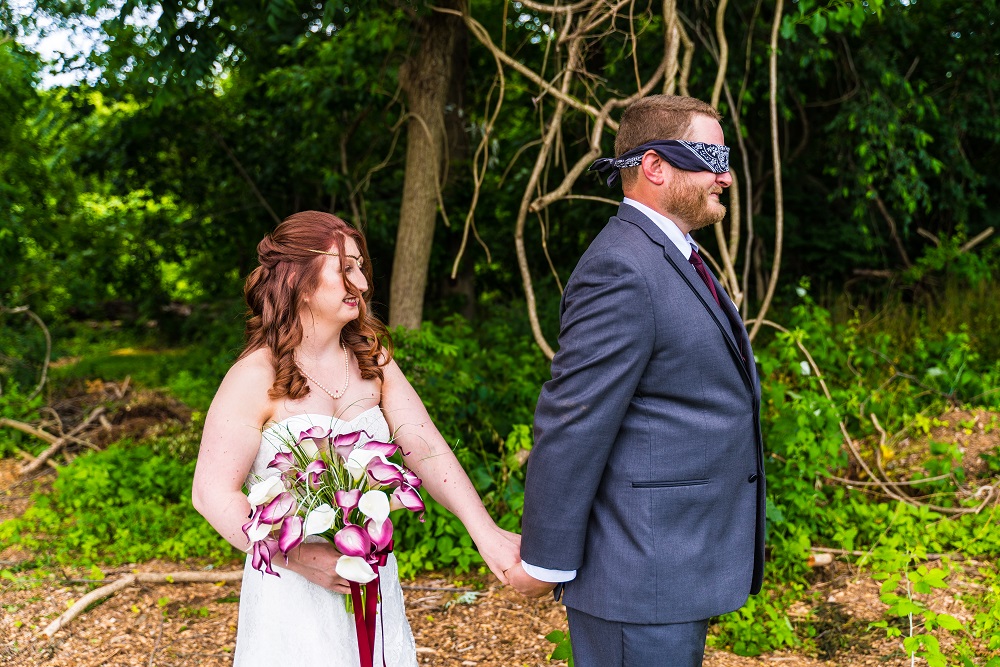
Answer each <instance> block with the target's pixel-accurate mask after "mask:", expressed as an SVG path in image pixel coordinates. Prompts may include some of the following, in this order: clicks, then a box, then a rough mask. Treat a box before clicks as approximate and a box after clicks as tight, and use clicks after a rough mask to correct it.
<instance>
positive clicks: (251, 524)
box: [243, 506, 264, 540]
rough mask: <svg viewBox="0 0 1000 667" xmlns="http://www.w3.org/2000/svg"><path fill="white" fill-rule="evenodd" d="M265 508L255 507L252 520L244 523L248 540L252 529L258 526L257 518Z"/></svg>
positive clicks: (251, 515) (251, 514)
mask: <svg viewBox="0 0 1000 667" xmlns="http://www.w3.org/2000/svg"><path fill="white" fill-rule="evenodd" d="M263 510H264V507H263V506H260V507H256V508H254V510H253V511H251V512H250V520H249V521H247V522H246V523H245V524H243V534H244V535H246V536H247V539H248V540H249V539H250V529H251V528H254V527H255V526H257V524H258V521H257V519H258V518H260V513H261V512H262V511H263Z"/></svg>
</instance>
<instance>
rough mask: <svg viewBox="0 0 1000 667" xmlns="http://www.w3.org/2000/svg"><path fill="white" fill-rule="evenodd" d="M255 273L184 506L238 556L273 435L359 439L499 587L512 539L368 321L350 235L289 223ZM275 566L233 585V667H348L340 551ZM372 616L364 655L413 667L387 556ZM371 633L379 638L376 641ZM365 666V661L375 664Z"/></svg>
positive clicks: (297, 220) (305, 215)
mask: <svg viewBox="0 0 1000 667" xmlns="http://www.w3.org/2000/svg"><path fill="white" fill-rule="evenodd" d="M257 252H258V257H259V260H260V266H259V267H257V268H256V269H254V271H253V272H252V273H251V274H250V276H249V278H247V281H246V286H245V288H244V293H245V296H246V301H247V304H248V305H249V313H248V321H247V325H246V338H247V343H246V348H245V349H244V350H243V353H242V354H241V355H240V357H239V359H238V360H237V361H236V363H235V364H234V365H233V367H232V368H230V369H229V372H228V373H227V374H226V377H225V379H223V381H222V385H221V386H220V387H219V390H218V393H216V395H215V399H214V400H213V401H212V406H211V408H210V409H209V411H208V415H207V416H206V419H205V430H204V433H203V435H202V441H201V450H200V452H199V454H198V464H197V467H196V469H195V474H194V487H193V492H192V498H193V501H194V506H195V508H196V509H197V510H198V511H199V512H200V513H201V514H202V515H203V516H204V517H205V518H206V519H207V520H208V521H209V523H211V524H212V526H213V527H214V528H215V529H216V530H218V531H219V533H220V534H221V535H222V536H223V537H224V538H226V539H227V540H228V541H229V543H230V544H232V545H233V546H235V547H236V548H237V549H241V550H244V551H246V550H248V549H249V548H250V543H249V542H248V540H247V537H246V535H245V534H244V533H243V530H242V526H243V524H244V523H245V522H246V520H247V516H248V515H249V514H250V505H249V503H248V501H247V498H246V496H245V495H244V493H243V491H242V489H243V487H244V485H249V484H251V483H253V482H254V481H256V480H257V479H260V478H262V477H266V476H268V475H270V474H274V473H275V472H276V471H274V470H268V469H267V468H266V466H267V463H268V462H269V461H270V460H271V459H272V458H273V457H274V454H275V453H276V451H277V449H278V448H279V447H281V446H282V445H280V442H279V440H278V438H277V437H276V433H277V430H278V429H285V432H286V433H287V432H289V431H291V432H293V433H296V434H297V433H298V432H299V431H301V430H305V429H307V428H309V427H310V426H313V425H320V426H322V427H323V428H324V429H326V428H330V429H333V430H334V434H338V433H348V432H354V431H359V430H364V431H365V432H366V434H367V437H369V438H372V439H376V440H383V441H384V440H387V439H388V438H389V437H390V434H392V435H394V437H395V440H394V442H396V443H398V444H400V445H401V451H402V452H404V463H405V465H406V466H407V467H409V468H410V469H412V470H413V471H414V472H415V473H416V474H417V475H418V476H419V477H420V478H421V479H422V480H423V488H425V489H427V490H428V491H429V492H430V494H431V495H432V496H433V497H434V499H435V500H437V501H438V502H440V503H441V504H442V505H444V506H445V507H446V508H447V509H448V510H449V511H451V512H452V513H454V514H455V515H456V516H457V517H458V518H459V519H460V520H461V521H462V523H463V524H464V525H465V527H466V529H467V530H468V531H469V534H470V535H471V537H472V539H473V540H474V541H475V543H476V547H477V548H478V549H479V552H480V554H481V555H482V557H483V559H484V560H485V561H486V564H487V565H488V566H489V568H490V570H492V572H493V574H495V575H496V576H497V578H499V579H500V580H501V581H502V582H504V583H507V582H506V578H505V574H504V573H505V571H506V570H507V569H509V568H510V567H512V566H513V565H514V564H515V563H516V562H517V561H518V559H519V558H518V555H517V554H518V549H519V541H520V536H519V535H516V534H514V533H509V532H507V531H504V530H501V529H500V528H499V527H498V526H497V525H496V524H495V523H494V522H493V519H492V518H491V517H490V515H489V514H488V513H487V512H486V509H485V508H484V507H483V504H482V502H481V501H480V499H479V496H478V495H477V494H476V491H475V489H474V488H473V486H472V483H471V482H470V481H469V478H468V476H467V475H466V474H465V471H463V470H462V468H461V466H460V465H459V463H458V460H457V459H456V458H455V456H454V454H453V453H452V452H451V449H450V448H449V447H448V444H447V443H446V442H445V440H444V438H442V437H441V434H440V433H439V432H438V430H437V428H435V426H434V424H433V423H431V420H430V417H429V416H428V414H427V411H426V410H425V409H424V406H423V403H422V402H421V401H420V397H419V396H417V393H416V392H415V391H414V390H413V387H411V386H410V384H409V382H407V380H406V378H405V377H404V376H403V373H402V372H401V371H400V370H399V367H398V366H397V365H396V362H395V361H393V359H392V346H391V343H390V342H389V337H388V332H387V331H386V329H385V326H384V325H383V324H382V323H381V322H379V320H378V319H377V318H376V317H375V316H374V315H373V314H372V312H371V310H370V305H369V304H370V299H371V295H372V287H371V285H372V274H371V268H370V266H369V263H368V250H367V246H366V243H365V239H364V237H363V236H362V235H361V233H360V232H359V231H357V230H356V229H354V228H353V227H351V226H349V225H347V224H346V223H345V222H344V221H343V220H341V219H339V218H337V217H336V216H333V215H330V214H328V213H321V212H317V211H305V212H302V213H297V214H295V215H293V216H291V217H289V218H287V219H286V220H285V221H284V222H282V223H281V224H280V225H278V227H277V228H276V229H275V230H274V232H272V233H271V234H268V235H267V236H265V237H264V240H262V241H261V242H260V244H258V246H257ZM310 539H313V540H317V539H318V541H311V542H307V543H304V544H302V545H301V546H299V547H298V548H297V549H295V550H294V551H293V552H292V553H291V554H290V555H289V558H288V562H287V564H286V563H285V562H284V559H283V558H280V557H278V558H275V559H274V561H273V563H274V564H275V565H277V566H278V567H279V568H280V575H281V576H280V578H279V577H274V576H271V575H266V574H263V573H260V572H257V571H256V570H254V569H252V568H251V566H250V558H247V564H246V566H245V568H244V574H243V588H242V592H241V595H240V610H239V625H238V631H237V638H236V654H235V663H234V664H235V665H236V666H237V667H251V666H257V665H259V666H261V667H263V666H264V665H266V666H267V667H280V666H281V665H295V667H298V666H300V665H320V664H322V665H334V666H335V667H357V665H358V664H359V657H358V647H357V642H356V635H355V627H354V621H353V618H352V617H351V616H349V614H348V612H347V611H346V610H345V605H344V598H343V594H345V593H349V592H350V587H349V585H348V582H347V581H345V580H344V579H342V578H341V577H339V576H338V575H337V573H336V572H335V570H334V568H335V566H336V563H337V559H338V557H339V556H340V554H339V553H338V552H337V550H336V548H335V547H334V546H333V545H331V544H330V543H329V542H326V541H325V540H323V539H322V538H310ZM380 574H381V581H382V584H381V588H382V597H381V604H380V605H379V610H378V613H379V616H381V619H380V620H379V622H377V623H376V628H377V635H376V646H375V656H381V655H383V654H384V656H385V660H386V664H387V665H388V667H404V666H405V667H415V666H416V665H417V659H416V649H415V647H414V641H413V635H412V633H411V631H410V627H409V624H408V623H407V620H406V616H405V614H404V611H403V596H402V590H401V588H400V585H399V575H398V572H397V569H396V561H395V557H394V556H392V555H390V557H389V560H388V563H387V564H386V566H385V567H383V568H381V570H380ZM383 633H384V636H383ZM376 662H378V660H377V659H376Z"/></svg>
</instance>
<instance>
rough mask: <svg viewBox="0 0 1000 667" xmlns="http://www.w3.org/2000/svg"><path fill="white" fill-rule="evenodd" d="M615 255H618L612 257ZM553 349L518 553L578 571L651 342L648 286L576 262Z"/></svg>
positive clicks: (615, 260) (608, 266) (612, 264)
mask: <svg viewBox="0 0 1000 667" xmlns="http://www.w3.org/2000/svg"><path fill="white" fill-rule="evenodd" d="M616 250H617V252H616ZM560 325H561V326H560V334H559V351H558V352H557V353H556V355H555V358H554V359H553V361H552V379H551V380H550V381H548V382H546V383H545V385H544V387H543V388H542V392H541V395H540V396H539V399H538V406H537V408H536V410H535V431H534V446H533V448H532V452H531V455H530V457H529V459H528V470H527V480H526V486H525V495H524V515H523V524H522V533H523V535H522V543H521V554H522V557H523V558H524V560H525V561H528V562H530V563H532V564H533V565H537V566H539V567H544V568H549V569H557V570H575V569H579V568H580V566H581V564H582V562H583V553H584V544H585V540H586V535H587V523H588V517H589V516H590V510H591V505H592V504H593V502H594V498H595V496H596V494H597V492H598V489H599V487H600V484H601V478H602V475H603V473H604V468H605V465H606V464H607V461H608V457H609V455H610V454H611V448H612V446H613V444H614V442H615V438H616V436H617V434H618V430H619V428H620V426H621V424H622V420H623V418H624V416H625V412H626V410H627V409H628V407H629V405H630V403H631V402H632V400H633V398H634V395H635V392H636V388H637V387H638V385H639V381H640V379H641V378H642V376H643V373H644V372H645V369H646V366H647V363H648V361H649V359H650V356H651V354H652V350H653V344H654V340H653V338H654V331H655V327H654V322H653V308H652V300H651V294H650V290H649V287H648V285H647V283H646V280H645V278H644V277H643V274H642V272H641V271H640V270H639V268H638V266H637V265H636V263H635V261H634V258H633V257H631V256H629V255H627V254H626V252H624V251H623V249H617V248H610V249H605V250H604V251H602V252H600V253H595V254H594V255H593V256H590V257H585V258H584V260H583V261H582V262H581V264H580V266H578V267H577V269H576V270H575V271H574V272H573V276H572V277H571V278H570V281H569V283H568V284H567V286H566V290H565V293H564V296H563V309H562V317H561V322H560Z"/></svg>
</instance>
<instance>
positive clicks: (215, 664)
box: [0, 561, 968, 667]
mask: <svg viewBox="0 0 1000 667" xmlns="http://www.w3.org/2000/svg"><path fill="white" fill-rule="evenodd" d="M192 567H193V565H192V564H190V563H189V564H177V563H165V562H157V561H154V562H150V563H145V564H142V565H139V566H135V567H124V568H118V569H108V570H106V571H105V572H104V574H105V576H106V578H107V581H111V580H114V579H116V578H117V577H119V576H122V575H125V574H128V573H129V572H174V571H180V570H190V569H192ZM227 569H237V566H236V564H234V566H233V568H227ZM829 570H830V572H829V575H830V578H829V579H828V580H827V581H824V582H822V583H819V584H817V585H816V586H815V587H814V590H815V592H816V593H817V596H816V603H815V605H814V606H812V607H807V606H805V605H802V606H801V608H793V609H792V614H791V620H792V621H793V622H794V621H795V619H796V618H797V617H800V616H804V615H807V614H811V615H812V616H813V619H814V620H813V622H814V624H815V625H816V627H817V629H818V630H819V631H820V633H822V634H823V635H826V637H825V638H824V637H823V636H821V637H818V638H817V644H818V645H820V646H822V647H824V649H825V650H826V651H827V656H826V659H820V658H817V657H811V656H807V655H796V654H792V653H775V654H766V655H763V656H759V657H756V658H747V657H741V656H736V655H733V654H731V653H727V652H725V651H713V650H711V649H710V650H709V651H708V653H707V654H706V660H705V665H706V667H760V666H762V665H770V666H776V665H781V666H785V667H820V666H831V665H838V666H839V665H847V666H853V665H858V666H861V665H872V666H874V665H879V666H886V667H904V666H906V665H909V664H910V661H909V659H908V657H907V656H906V655H905V654H904V652H903V650H902V646H901V644H900V643H899V640H894V641H888V640H885V639H880V635H879V634H878V633H879V632H880V631H878V630H874V631H871V632H868V631H867V625H868V623H869V622H870V621H873V620H877V619H878V618H880V617H881V614H882V609H883V605H882V603H881V602H880V601H879V599H878V590H879V587H878V584H877V582H874V581H871V580H870V579H869V578H868V577H866V576H862V575H860V574H859V573H858V572H856V571H852V569H851V568H850V567H849V566H847V565H843V564H834V565H833V566H830V568H829ZM30 574H31V573H22V574H20V575H19V576H17V577H15V578H14V579H10V578H4V579H3V581H2V584H0V593H2V609H0V665H2V666H4V667H6V666H11V667H13V666H15V665H17V666H19V667H20V666H24V667H28V666H32V667H33V666H36V665H37V666H39V667H43V666H44V667H70V666H72V667H99V666H105V665H106V666H108V667H126V666H128V667H139V666H143V667H152V666H159V667H182V666H184V667H187V666H195V665H199V666H205V667H222V666H225V665H230V664H231V663H232V656H233V648H234V646H235V641H236V623H237V609H238V606H239V605H238V602H239V593H240V585H239V583H238V582H235V583H175V584H167V583H164V584H137V585H133V586H130V587H127V588H125V589H123V590H121V591H119V592H118V593H116V594H114V595H113V596H111V597H110V598H107V599H106V600H105V601H104V602H101V603H98V604H96V605H92V606H91V608H90V609H89V610H87V611H86V612H85V613H84V614H82V615H81V616H79V617H77V618H76V619H75V620H73V621H72V622H71V623H69V624H68V625H67V626H66V627H65V628H63V629H62V630H60V631H59V632H58V633H56V635H55V636H54V637H53V638H52V639H51V640H50V639H48V638H47V637H45V636H44V635H43V634H42V633H41V630H42V629H44V628H45V626H47V625H48V624H49V623H50V622H51V621H52V620H53V619H54V618H56V617H57V616H58V615H59V614H60V613H62V612H63V611H64V610H66V609H67V608H68V607H69V606H70V605H71V604H72V603H73V602H75V601H76V600H78V599H80V597H82V596H83V595H84V594H85V593H86V592H87V591H88V590H91V589H92V588H93V587H94V586H95V585H96V584H93V583H86V582H77V581H75V580H78V579H84V578H86V577H88V576H89V573H88V572H86V571H80V572H64V573H61V574H60V575H54V574H51V575H49V577H48V578H46V579H38V578H34V577H32V576H30ZM102 583H106V582H102ZM455 589H458V590H455ZM404 592H405V595H406V604H407V615H408V617H409V619H410V623H411V625H412V628H413V633H414V636H415V638H416V643H417V646H418V648H417V652H418V658H419V662H420V664H421V665H422V666H423V665H426V666H427V667H453V666H466V665H469V666H480V667H536V666H539V667H540V666H544V665H553V664H564V663H562V662H559V663H553V662H550V661H549V660H548V659H547V657H548V655H549V653H550V652H551V650H552V648H553V645H552V644H551V643H550V642H548V641H547V640H546V639H545V635H546V634H548V633H549V632H551V631H553V630H565V629H566V615H565V611H564V610H563V608H562V606H561V605H560V604H558V603H556V602H554V601H552V600H551V599H545V600H526V599H524V598H522V597H520V596H519V595H518V594H517V593H515V592H514V591H512V590H511V589H510V588H506V587H501V586H499V585H496V584H491V583H490V582H489V581H488V580H487V579H486V578H484V577H479V576H469V575H464V576H462V577H454V576H446V575H443V574H431V575H428V576H425V577H420V578H418V579H416V580H412V581H405V582H404ZM470 592H471V594H470ZM953 593H954V591H952V592H949V591H941V592H940V593H938V594H937V596H936V597H935V598H934V599H933V600H929V603H930V604H931V606H932V607H936V608H937V609H938V611H948V612H949V613H951V614H953V615H955V616H957V617H958V618H960V619H962V620H968V618H967V612H965V611H964V610H963V609H962V608H961V603H960V602H956V601H955V600H954V598H953V597H952V594H953ZM817 619H818V620H817ZM916 664H923V663H922V661H919V660H918V661H917V663H916ZM663 667H669V666H667V665H664V666H663Z"/></svg>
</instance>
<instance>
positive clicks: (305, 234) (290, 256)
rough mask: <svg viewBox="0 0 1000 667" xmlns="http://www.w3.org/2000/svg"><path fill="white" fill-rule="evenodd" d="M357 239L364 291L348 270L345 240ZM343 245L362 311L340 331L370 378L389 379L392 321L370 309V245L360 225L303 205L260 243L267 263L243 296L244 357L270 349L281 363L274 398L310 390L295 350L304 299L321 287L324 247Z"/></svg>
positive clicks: (276, 367)
mask: <svg viewBox="0 0 1000 667" xmlns="http://www.w3.org/2000/svg"><path fill="white" fill-rule="evenodd" d="M348 238H351V239H354V242H355V243H356V244H357V246H358V249H359V250H360V252H361V257H362V262H361V271H362V272H363V273H364V276H365V279H366V280H367V281H368V289H367V290H366V291H365V292H364V293H362V292H361V291H360V290H359V289H358V288H357V287H355V286H354V284H352V283H351V282H350V281H349V280H347V277H346V276H347V274H346V272H344V259H345V252H346V251H345V249H344V243H345V241H346V239H348ZM331 244H333V245H335V246H336V249H337V253H338V255H339V257H337V258H336V259H337V260H339V261H340V270H341V274H342V275H343V276H344V287H345V288H346V289H347V292H348V293H349V294H350V295H351V296H354V297H355V298H357V299H358V317H357V319H355V320H352V321H351V322H348V323H347V324H346V325H345V326H344V329H343V331H342V332H341V334H340V337H341V339H342V340H343V341H344V344H345V345H346V346H347V347H349V348H350V349H351V351H352V352H354V356H355V358H356V359H357V360H358V366H359V367H360V369H361V377H363V378H365V379H366V380H370V379H372V378H378V379H379V380H380V381H381V380H382V379H383V375H382V367H383V366H384V365H385V364H387V363H388V362H389V360H390V359H392V340H391V339H390V337H389V332H388V330H387V329H386V327H385V325H384V324H382V322H381V321H379V319H378V318H377V317H375V315H374V314H372V311H371V297H372V292H373V282H372V269H371V261H370V258H369V256H368V244H367V243H366V242H365V237H364V235H362V234H361V232H359V231H358V230H357V229H355V228H354V227H351V226H350V225H348V224H347V223H346V222H344V221H343V220H341V219H340V218H338V217H337V216H335V215H332V214H330V213H323V212H321V211H302V212H301V213H296V214H294V215H291V216H289V217H288V218H286V219H285V220H284V221H283V222H282V223H281V224H279V225H278V226H277V227H276V228H275V230H274V231H273V232H271V233H270V234H267V235H266V236H264V239H263V240H262V241H261V242H260V243H258V244H257V258H258V261H259V262H260V266H258V267H257V268H256V269H254V270H253V271H252V272H251V273H250V275H249V276H248V277H247V281H246V285H244V287H243V296H244V298H245V299H246V302H247V306H248V308H249V310H248V311H247V325H246V346H245V347H244V348H243V352H242V353H240V359H242V358H243V357H245V356H247V355H248V354H250V353H251V352H254V351H256V350H259V349H260V348H262V347H267V348H268V349H269V350H270V351H271V360H272V364H273V365H274V384H273V385H272V386H271V389H270V390H269V391H268V392H267V395H268V396H270V397H271V398H272V399H279V398H283V397H285V396H288V397H289V398H291V399H293V400H294V399H299V398H303V397H305V396H307V395H308V394H309V391H310V390H309V385H308V383H307V382H306V379H305V377H303V375H302V373H301V372H300V371H299V367H298V366H297V365H296V363H295V356H294V355H295V348H296V347H297V346H298V345H299V344H300V343H301V342H302V324H301V322H300V320H299V314H300V313H301V312H302V309H303V306H304V303H305V302H304V299H305V297H308V296H311V295H312V294H313V293H314V292H315V291H316V288H317V287H318V286H319V278H320V269H321V267H322V262H323V257H324V255H322V254H318V253H317V252H315V251H325V250H327V249H328V248H330V246H331Z"/></svg>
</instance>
